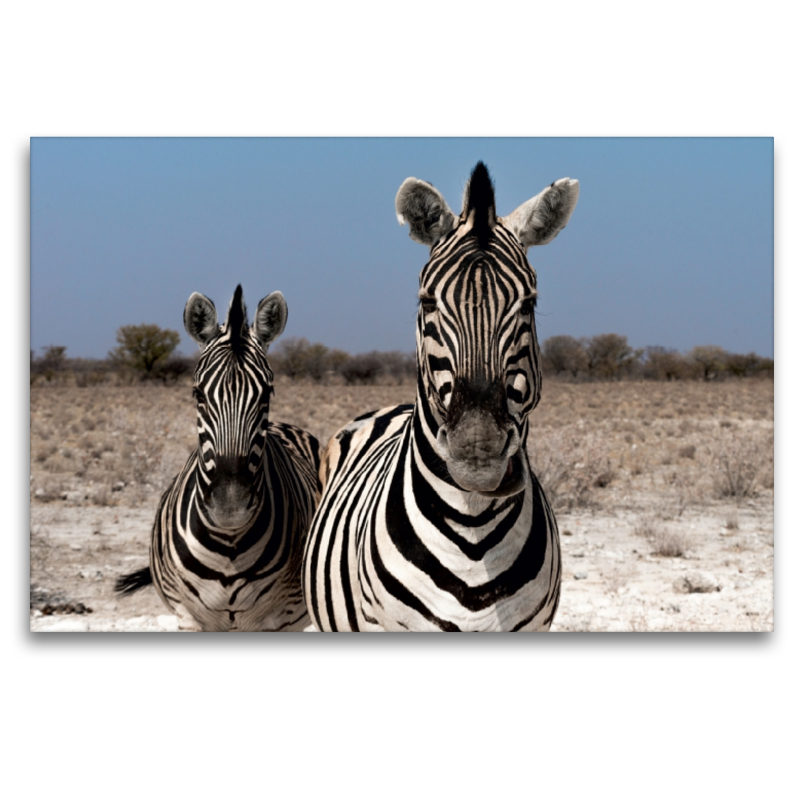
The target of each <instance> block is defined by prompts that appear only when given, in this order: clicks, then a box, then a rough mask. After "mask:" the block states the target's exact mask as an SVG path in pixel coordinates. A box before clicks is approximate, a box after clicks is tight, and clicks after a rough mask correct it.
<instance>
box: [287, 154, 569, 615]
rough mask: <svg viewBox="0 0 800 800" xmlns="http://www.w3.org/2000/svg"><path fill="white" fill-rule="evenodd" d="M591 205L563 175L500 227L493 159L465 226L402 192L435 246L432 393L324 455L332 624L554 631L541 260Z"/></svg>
mask: <svg viewBox="0 0 800 800" xmlns="http://www.w3.org/2000/svg"><path fill="white" fill-rule="evenodd" d="M577 199H578V182H577V181H570V180H569V179H563V180H561V181H558V182H556V183H554V184H552V185H551V186H550V187H548V188H547V189H545V190H544V191H543V192H542V193H540V194H539V195H537V196H536V197H534V198H532V199H531V200H529V201H527V202H526V203H525V204H523V205H522V206H520V207H519V208H518V209H517V210H516V211H515V212H513V213H512V214H510V215H508V216H507V217H504V218H498V217H497V216H496V214H495V208H494V189H493V186H492V183H491V180H490V178H489V175H488V172H487V170H486V168H485V166H484V165H483V164H482V163H479V164H478V166H477V167H476V168H475V170H474V171H473V173H472V176H471V178H470V181H469V183H468V186H467V190H466V196H465V200H464V206H463V210H462V212H461V215H460V216H459V217H456V216H455V214H453V212H452V211H450V209H449V208H448V207H447V204H446V203H445V201H444V198H443V197H442V196H441V194H439V192H437V191H436V189H434V188H433V187H432V186H430V184H427V183H425V182H423V181H418V180H416V179H414V178H409V179H408V180H406V181H405V182H404V183H403V185H402V186H401V188H400V191H399V192H398V195H397V200H396V207H397V212H398V217H399V219H400V221H401V222H408V223H409V225H410V227H411V236H412V238H414V239H415V240H417V241H420V242H422V243H424V244H427V245H429V246H430V247H431V254H430V260H429V261H428V263H427V264H426V266H425V267H424V269H423V270H422V273H421V275H420V292H419V298H420V307H419V311H418V316H417V399H416V403H415V404H414V405H413V406H410V405H409V406H396V407H393V408H387V409H383V410H380V411H376V412H373V413H370V414H365V415H363V416H362V417H359V418H358V419H356V420H354V421H353V422H351V423H350V424H349V425H347V426H345V427H344V428H343V429H342V430H340V431H339V432H338V433H337V434H336V435H335V436H334V437H333V439H331V441H330V443H329V444H328V446H327V448H326V450H325V452H324V453H323V457H322V466H321V470H320V480H321V482H322V485H323V492H322V496H321V499H320V504H319V508H318V510H317V514H316V516H315V518H314V522H313V523H312V527H311V530H310V532H309V537H308V541H307V544H306V551H305V557H304V562H303V586H304V591H305V596H306V602H307V603H308V608H309V613H310V614H311V618H312V621H313V622H314V624H315V625H316V627H317V628H319V629H320V630H325V631H342V630H355V631H374V630H446V631H490V630H501V631H516V630H547V629H549V627H550V625H551V623H552V620H553V616H554V614H555V612H556V608H557V606H558V600H559V592H560V578H561V561H560V549H559V541H558V528H557V525H556V520H555V517H554V516H553V512H552V509H551V507H550V504H549V503H548V501H547V498H546V496H545V494H544V491H543V490H542V487H541V485H540V484H539V482H538V480H537V479H536V476H535V475H534V474H533V472H532V471H531V468H530V464H529V462H528V456H527V452H526V444H527V438H528V416H529V414H530V412H531V410H532V409H533V408H534V407H535V406H536V404H537V403H538V401H539V396H540V387H541V371H540V367H539V347H538V343H537V340H536V330H535V324H534V317H533V310H534V305H535V301H536V274H535V272H534V271H533V269H532V268H531V267H530V265H529V264H528V261H527V258H526V253H525V251H526V249H527V247H528V246H530V245H531V244H545V243H547V242H548V241H550V240H552V239H553V238H554V237H555V236H556V235H557V233H558V232H559V231H560V230H561V229H562V228H563V227H564V226H565V225H566V223H567V221H568V220H569V217H570V215H571V213H572V210H573V209H574V207H575V204H576V202H577Z"/></svg>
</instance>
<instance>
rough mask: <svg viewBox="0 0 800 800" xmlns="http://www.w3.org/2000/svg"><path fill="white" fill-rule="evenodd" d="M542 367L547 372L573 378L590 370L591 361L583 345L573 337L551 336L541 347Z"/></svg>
mask: <svg viewBox="0 0 800 800" xmlns="http://www.w3.org/2000/svg"><path fill="white" fill-rule="evenodd" d="M541 353H542V366H543V368H544V370H545V371H546V372H550V373H552V374H554V375H560V374H561V373H562V372H568V373H569V374H570V375H572V377H573V378H577V377H578V373H579V372H583V371H585V370H586V369H587V368H588V365H589V359H588V356H587V354H586V350H585V349H584V346H583V344H582V343H581V342H580V341H579V340H578V339H576V338H575V337H573V336H551V337H550V338H549V339H546V340H545V342H544V344H543V345H542V347H541Z"/></svg>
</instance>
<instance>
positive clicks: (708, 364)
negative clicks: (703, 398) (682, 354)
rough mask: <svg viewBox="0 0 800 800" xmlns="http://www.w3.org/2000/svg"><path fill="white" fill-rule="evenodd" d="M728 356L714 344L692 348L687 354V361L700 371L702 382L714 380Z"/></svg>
mask: <svg viewBox="0 0 800 800" xmlns="http://www.w3.org/2000/svg"><path fill="white" fill-rule="evenodd" d="M727 357H728V354H727V353H726V352H725V351H724V350H723V349H722V348H721V347H718V346H717V345H715V344H706V345H701V346H699V347H693V348H692V349H691V350H690V351H689V354H688V359H689V361H691V362H693V363H694V364H695V365H696V366H697V367H698V369H699V370H700V373H701V375H702V376H703V380H706V381H710V380H711V379H712V378H716V377H717V376H718V375H719V374H720V373H721V372H722V371H723V370H724V369H725V361H726V359H727Z"/></svg>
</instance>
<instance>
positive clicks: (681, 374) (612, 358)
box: [541, 333, 775, 381]
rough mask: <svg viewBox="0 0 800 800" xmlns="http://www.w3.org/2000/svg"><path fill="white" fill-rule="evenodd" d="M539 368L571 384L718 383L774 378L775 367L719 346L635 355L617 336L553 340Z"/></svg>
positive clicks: (644, 351) (543, 347)
mask: <svg viewBox="0 0 800 800" xmlns="http://www.w3.org/2000/svg"><path fill="white" fill-rule="evenodd" d="M541 354H542V368H543V370H544V372H545V373H548V374H550V375H560V376H566V377H570V378H572V379H573V380H620V379H622V378H639V379H645V380H656V381H674V380H707V381H708V380H717V379H720V378H726V377H756V376H759V377H768V378H772V377H773V376H774V369H775V362H774V361H773V359H771V358H762V357H761V356H758V355H756V354H755V353H747V354H746V355H743V354H741V353H729V352H728V351H727V350H724V349H723V348H722V347H718V346H717V345H710V344H709V345H700V346H698V347H693V348H692V349H691V350H689V351H688V352H686V353H680V352H678V351H677V350H671V349H669V348H666V347H656V346H653V347H644V348H641V349H639V350H634V349H633V348H632V347H630V346H629V345H628V337H627V336H620V335H619V334H617V333H602V334H600V335H598V336H591V337H585V338H582V339H576V338H575V337H573V336H551V337H550V338H549V339H545V341H544V342H543V343H542V345H541Z"/></svg>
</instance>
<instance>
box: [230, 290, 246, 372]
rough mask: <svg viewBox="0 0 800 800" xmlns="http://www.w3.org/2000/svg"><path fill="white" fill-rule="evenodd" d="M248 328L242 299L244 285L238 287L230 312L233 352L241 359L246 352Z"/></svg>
mask: <svg viewBox="0 0 800 800" xmlns="http://www.w3.org/2000/svg"><path fill="white" fill-rule="evenodd" d="M246 327H247V307H246V306H245V304H244V300H243V299H242V284H241V283H240V284H239V285H238V286H237V287H236V291H235V292H234V293H233V300H231V307H230V309H229V310H228V330H229V331H230V334H231V338H230V342H231V350H233V353H234V355H235V356H236V357H237V358H239V357H240V356H241V355H242V353H243V351H244V343H245V328H246Z"/></svg>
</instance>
